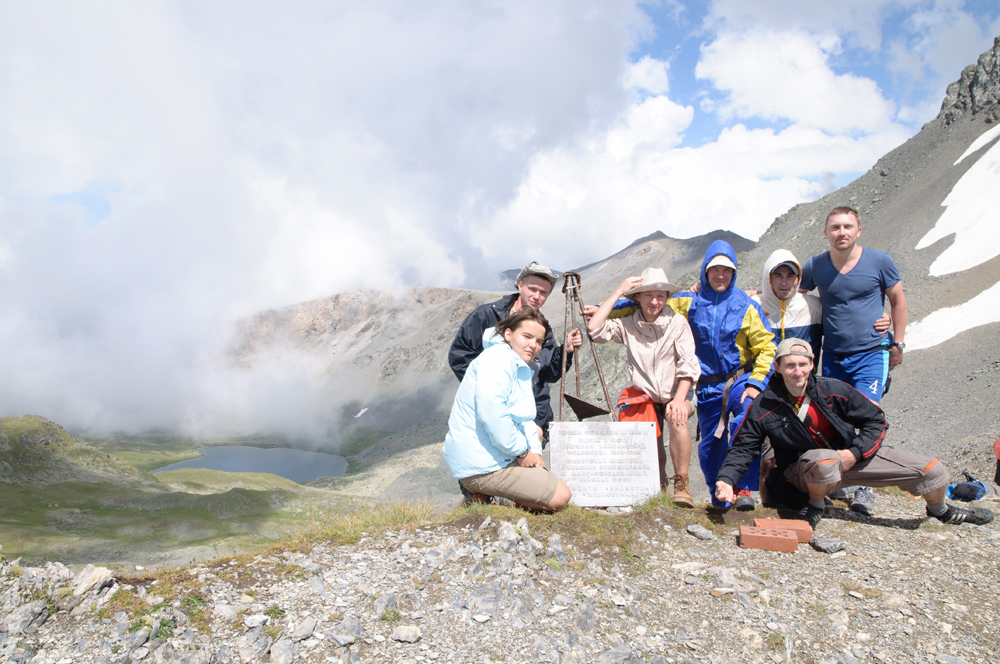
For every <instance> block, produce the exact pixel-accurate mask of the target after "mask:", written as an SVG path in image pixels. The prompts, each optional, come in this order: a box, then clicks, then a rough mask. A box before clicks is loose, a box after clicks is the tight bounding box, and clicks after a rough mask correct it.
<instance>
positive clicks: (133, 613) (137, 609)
mask: <svg viewBox="0 0 1000 664" xmlns="http://www.w3.org/2000/svg"><path fill="white" fill-rule="evenodd" d="M152 610H153V607H151V606H150V605H149V604H147V603H146V601H145V600H144V599H142V598H141V597H139V596H138V595H137V594H136V593H135V591H134V590H131V589H129V588H119V589H118V590H116V591H115V593H114V594H113V595H112V596H111V599H109V600H108V603H107V604H105V605H104V606H102V607H101V608H100V609H98V610H97V614H96V615H97V617H98V618H108V619H113V618H114V615H115V614H116V613H118V612H119V611H124V612H125V615H127V616H128V617H129V619H130V622H131V623H132V625H133V626H135V627H134V628H135V629H138V627H139V626H141V620H142V617H143V616H145V615H148V614H149V613H150V612H151V611H152ZM137 623H139V624H138V625H137Z"/></svg>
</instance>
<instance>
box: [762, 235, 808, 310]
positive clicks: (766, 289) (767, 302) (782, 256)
mask: <svg viewBox="0 0 1000 664" xmlns="http://www.w3.org/2000/svg"><path fill="white" fill-rule="evenodd" d="M782 263H795V265H796V266H797V267H798V268H799V274H802V263H800V262H799V259H798V258H796V257H795V254H793V253H792V252H790V251H789V250H788V249H778V250H777V251H775V252H774V253H772V254H771V255H770V256H768V258H767V260H766V261H765V262H764V274H763V275H762V276H761V281H760V304H761V306H762V307H763V308H764V311H767V312H768V315H770V312H773V311H781V300H779V299H778V296H777V295H775V294H774V290H773V289H772V288H771V270H773V269H774V268H776V267H777V266H779V265H781V264H782ZM795 295H796V293H792V297H790V298H789V300H791V299H793V298H794V297H795Z"/></svg>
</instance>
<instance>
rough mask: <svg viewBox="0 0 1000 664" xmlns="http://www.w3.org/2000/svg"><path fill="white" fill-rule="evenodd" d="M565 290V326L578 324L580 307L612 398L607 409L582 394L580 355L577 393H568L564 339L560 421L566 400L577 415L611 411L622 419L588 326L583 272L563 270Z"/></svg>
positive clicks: (608, 397) (567, 328)
mask: <svg viewBox="0 0 1000 664" xmlns="http://www.w3.org/2000/svg"><path fill="white" fill-rule="evenodd" d="M562 290H563V293H565V294H566V313H565V317H564V319H563V330H564V331H565V332H569V331H570V330H571V329H572V328H574V327H576V312H577V310H579V312H580V318H581V319H582V320H583V321H584V323H585V324H584V329H585V330H587V340H588V341H590V350H592V351H593V352H594V364H595V365H596V366H597V375H598V377H600V379H601V388H603V390H604V399H605V400H606V401H607V402H608V408H607V410H605V409H604V408H601V407H600V406H597V405H595V404H592V403H589V402H587V401H584V400H583V399H581V398H580V360H579V359H577V361H576V363H575V364H574V365H573V367H574V369H576V395H575V396H574V395H571V394H566V357H567V354H568V353H569V351H568V350H566V344H565V343H563V353H562V378H560V379H559V421H560V422H565V419H564V418H563V404H564V403H565V402H569V405H570V408H572V409H573V412H574V413H575V414H576V416H577V418H579V419H581V420H583V419H586V418H588V417H594V416H595V415H611V421H613V422H617V421H618V414H617V413H616V412H615V407H614V405H613V404H612V403H611V395H610V394H608V384H607V383H606V382H605V381H604V371H603V370H602V369H601V358H600V357H598V355H597V346H595V345H594V338H593V337H592V336H591V334H590V330H589V329H587V326H586V320H587V319H586V317H585V316H584V313H583V297H582V295H581V293H580V275H579V273H577V272H564V273H563V287H562Z"/></svg>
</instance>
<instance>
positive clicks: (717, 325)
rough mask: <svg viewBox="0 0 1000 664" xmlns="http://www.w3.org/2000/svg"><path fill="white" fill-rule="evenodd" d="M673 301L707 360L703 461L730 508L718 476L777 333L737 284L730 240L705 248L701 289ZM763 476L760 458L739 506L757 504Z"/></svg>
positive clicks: (767, 370)
mask: <svg viewBox="0 0 1000 664" xmlns="http://www.w3.org/2000/svg"><path fill="white" fill-rule="evenodd" d="M667 304H668V305H669V306H670V307H671V308H672V309H673V310H674V311H675V312H677V313H680V314H683V315H685V316H687V319H688V323H689V324H690V326H691V332H692V333H693V334H694V343H695V353H696V354H697V356H698V361H699V362H700V364H701V379H700V380H699V381H698V391H697V395H698V427H699V429H700V430H701V440H700V441H699V443H698V460H699V462H700V463H701V470H702V473H703V474H704V475H705V483H706V484H707V485H708V490H709V492H710V493H711V495H712V504H713V505H714V506H715V507H723V508H727V507H730V504H729V503H723V502H720V501H718V500H716V498H715V483H716V477H717V476H718V473H719V469H720V468H721V467H722V464H723V462H724V461H725V460H726V454H727V453H728V452H729V444H730V439H731V432H735V431H736V429H737V428H738V427H739V425H740V423H741V422H742V421H743V417H744V416H745V415H746V409H747V408H748V407H749V406H750V402H751V401H753V399H754V397H756V396H757V395H758V394H760V393H761V392H762V391H763V389H764V386H765V385H767V381H768V380H769V378H770V375H771V362H772V360H774V353H775V346H774V334H772V333H771V327H770V325H769V324H768V322H767V316H766V315H765V314H764V312H763V310H762V309H761V307H760V305H759V304H758V303H757V302H755V301H753V300H752V299H751V298H750V296H749V295H747V294H746V293H744V292H743V291H742V290H740V289H739V288H737V287H736V252H735V251H734V250H733V248H732V246H730V244H729V243H728V242H725V241H724V240H716V241H715V242H713V243H712V244H711V245H709V247H708V250H707V251H706V252H705V258H704V260H703V261H702V265H701V280H700V287H699V290H698V292H697V293H694V292H690V291H682V292H680V293H678V294H677V295H676V296H675V297H673V298H671V299H669V300H667ZM730 414H731V415H732V418H730ZM759 475H760V458H759V457H758V458H757V459H756V460H755V461H754V463H753V464H752V466H751V467H750V468H749V470H748V471H747V473H746V475H745V476H744V477H743V479H742V480H741V481H740V482H739V484H738V486H737V487H736V489H737V496H736V500H735V501H734V503H733V505H734V506H735V507H736V508H737V509H740V510H752V509H754V508H755V507H756V503H755V502H754V499H753V496H751V495H750V491H756V490H757V489H758V485H759Z"/></svg>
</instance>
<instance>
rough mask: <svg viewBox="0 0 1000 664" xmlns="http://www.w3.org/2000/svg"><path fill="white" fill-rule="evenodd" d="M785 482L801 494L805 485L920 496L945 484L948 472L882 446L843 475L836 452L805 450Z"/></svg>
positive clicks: (921, 457)
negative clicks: (881, 489)
mask: <svg viewBox="0 0 1000 664" xmlns="http://www.w3.org/2000/svg"><path fill="white" fill-rule="evenodd" d="M785 479H786V480H788V481H789V483H791V484H792V485H793V486H795V487H796V488H797V489H798V490H799V491H802V492H803V493H808V492H809V488H808V487H807V486H806V485H807V484H836V485H837V486H838V487H841V486H852V485H858V486H898V487H899V488H900V489H902V490H904V491H909V492H910V493H912V494H913V495H915V496H922V495H924V494H927V493H930V492H931V491H934V490H935V489H940V488H941V487H943V486H945V485H946V484H948V470H947V469H946V468H945V467H944V464H943V463H941V462H940V461H938V460H937V459H933V458H931V457H928V456H924V455H923V454H913V453H911V452H902V451H900V450H896V449H893V448H891V447H886V446H885V445H883V446H882V447H880V448H879V450H878V452H876V453H875V456H873V457H872V458H871V459H870V460H869V461H868V462H867V463H860V464H857V465H855V466H852V467H851V469H850V470H848V471H846V472H845V471H844V464H843V463H842V462H841V461H840V455H839V454H838V453H837V451H836V450H809V451H808V452H806V453H805V454H803V455H802V456H801V457H799V460H798V461H796V462H795V463H793V464H792V465H791V466H789V467H788V468H787V469H785Z"/></svg>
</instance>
